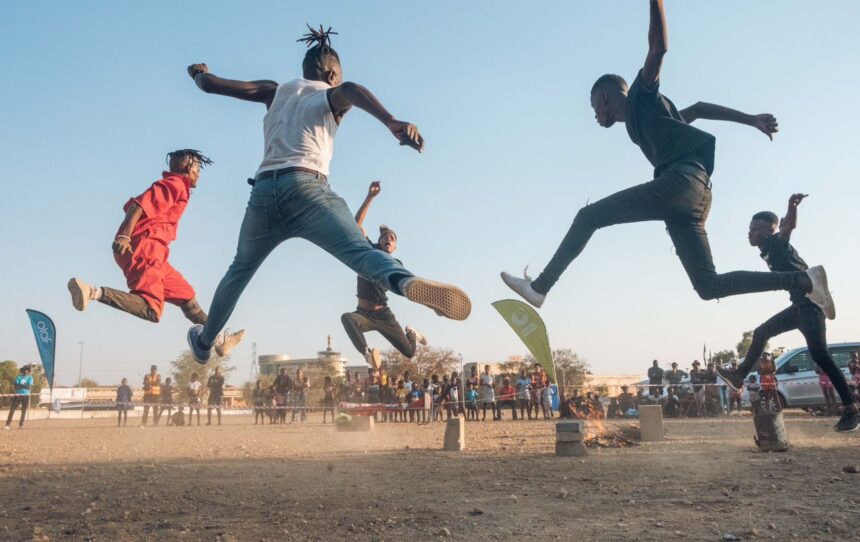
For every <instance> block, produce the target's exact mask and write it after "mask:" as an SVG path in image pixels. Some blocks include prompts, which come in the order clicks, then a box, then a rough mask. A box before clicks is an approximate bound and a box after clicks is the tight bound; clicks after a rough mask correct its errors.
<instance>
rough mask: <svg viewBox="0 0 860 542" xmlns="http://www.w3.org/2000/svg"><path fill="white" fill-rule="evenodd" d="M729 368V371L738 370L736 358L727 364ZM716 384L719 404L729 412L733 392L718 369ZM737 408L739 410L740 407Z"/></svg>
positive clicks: (724, 410)
mask: <svg viewBox="0 0 860 542" xmlns="http://www.w3.org/2000/svg"><path fill="white" fill-rule="evenodd" d="M729 370H730V371H737V370H738V362H737V360H734V359H733V360H732V362H731V364H730V365H729ZM717 384H719V389H720V406H721V407H722V409H723V412H726V413H731V411H732V405H731V403H732V400H733V393H732V392H733V390H732V389H731V388H730V387H729V385H728V384H726V381H725V379H724V378H723V377H722V376H720V371H717ZM738 410H740V408H739V409H738Z"/></svg>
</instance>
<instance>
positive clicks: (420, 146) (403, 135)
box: [388, 120, 424, 152]
mask: <svg viewBox="0 0 860 542" xmlns="http://www.w3.org/2000/svg"><path fill="white" fill-rule="evenodd" d="M388 129H389V130H391V133H392V134H394V137H396V138H397V139H399V140H400V144H401V145H409V146H410V147H412V148H413V149H415V150H416V151H418V152H421V151H423V150H424V138H423V137H421V134H420V133H418V127H417V126H415V125H414V124H409V123H408V122H403V121H400V120H392V121H391V122H390V123H388Z"/></svg>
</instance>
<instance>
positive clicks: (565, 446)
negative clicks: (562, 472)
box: [555, 441, 588, 457]
mask: <svg viewBox="0 0 860 542" xmlns="http://www.w3.org/2000/svg"><path fill="white" fill-rule="evenodd" d="M586 454H588V451H587V450H586V448H585V444H583V443H582V442H558V441H556V443H555V455H556V457H582V456H584V455H586Z"/></svg>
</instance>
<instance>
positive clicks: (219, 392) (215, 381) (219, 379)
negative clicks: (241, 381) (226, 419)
mask: <svg viewBox="0 0 860 542" xmlns="http://www.w3.org/2000/svg"><path fill="white" fill-rule="evenodd" d="M206 387H207V388H209V399H208V400H207V401H206V425H212V409H213V408H214V409H215V412H216V413H217V414H218V425H221V401H223V400H224V377H223V376H221V367H215V374H214V375H212V376H210V377H209V382H207V383H206Z"/></svg>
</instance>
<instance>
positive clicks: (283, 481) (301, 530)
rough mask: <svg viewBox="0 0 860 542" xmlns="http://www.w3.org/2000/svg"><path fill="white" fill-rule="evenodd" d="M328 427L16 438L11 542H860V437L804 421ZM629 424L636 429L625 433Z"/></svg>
mask: <svg viewBox="0 0 860 542" xmlns="http://www.w3.org/2000/svg"><path fill="white" fill-rule="evenodd" d="M311 420H312V423H308V424H305V425H296V424H293V425H287V426H269V425H266V426H254V425H253V421H252V418H251V417H250V416H225V421H224V425H223V426H220V427H217V426H213V427H206V426H203V427H196V426H195V427H180V428H176V427H147V428H145V429H144V428H139V427H138V426H137V424H138V423H139V420H138V419H130V420H129V423H130V424H133V425H129V426H128V427H126V428H122V429H118V428H115V427H113V421H112V420H110V419H91V420H50V421H44V420H36V421H33V422H31V423H29V424H28V425H27V426H26V428H25V430H23V431H17V430H15V429H14V427H13V429H12V430H11V431H3V432H2V433H0V493H2V495H3V497H2V504H0V540H31V539H36V540H39V539H41V540H46V539H51V540H110V541H113V540H222V541H224V540H254V541H263V540H407V539H412V540H441V539H453V540H470V541H480V540H493V541H497V540H518V541H524V540H541V541H547V540H575V539H582V538H586V539H593V540H624V539H636V540H664V539H678V540H727V539H733V538H730V536H729V535H734V536H736V537H737V538H734V539H741V540H755V539H776V540H785V539H791V538H794V539H798V540H847V539H855V540H860V474H851V473H846V472H843V467H844V466H847V465H860V452H858V450H860V449H858V445H860V434H852V435H840V434H837V433H835V432H834V431H833V430H832V429H831V427H832V425H833V423H834V421H835V420H834V419H828V418H813V417H809V416H807V415H805V414H789V415H788V416H787V419H786V422H787V427H788V431H789V435H790V437H791V440H792V443H793V445H794V448H793V449H792V450H791V451H789V452H787V453H783V454H762V453H757V452H756V451H755V450H754V445H753V442H752V433H753V428H752V421H751V419H750V417H749V416H741V417H725V418H720V419H704V420H696V419H691V420H667V421H666V430H667V440H666V441H665V442H661V443H647V444H642V445H641V446H638V447H635V448H628V449H605V450H590V451H589V455H588V456H587V457H585V458H556V457H554V455H553V442H554V427H553V425H552V423H551V422H544V421H539V422H528V421H526V422H522V421H518V422H514V421H502V422H487V423H469V424H467V428H466V431H467V432H466V444H467V450H466V451H464V452H460V453H456V452H443V451H441V446H442V438H443V432H444V424H441V423H439V424H436V425H429V426H415V425H412V424H378V425H377V430H376V432H375V433H373V434H370V433H344V432H335V431H334V429H333V427H332V426H331V425H330V424H329V425H323V424H322V423H320V419H319V418H316V417H312V419H311ZM622 425H629V424H622Z"/></svg>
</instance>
